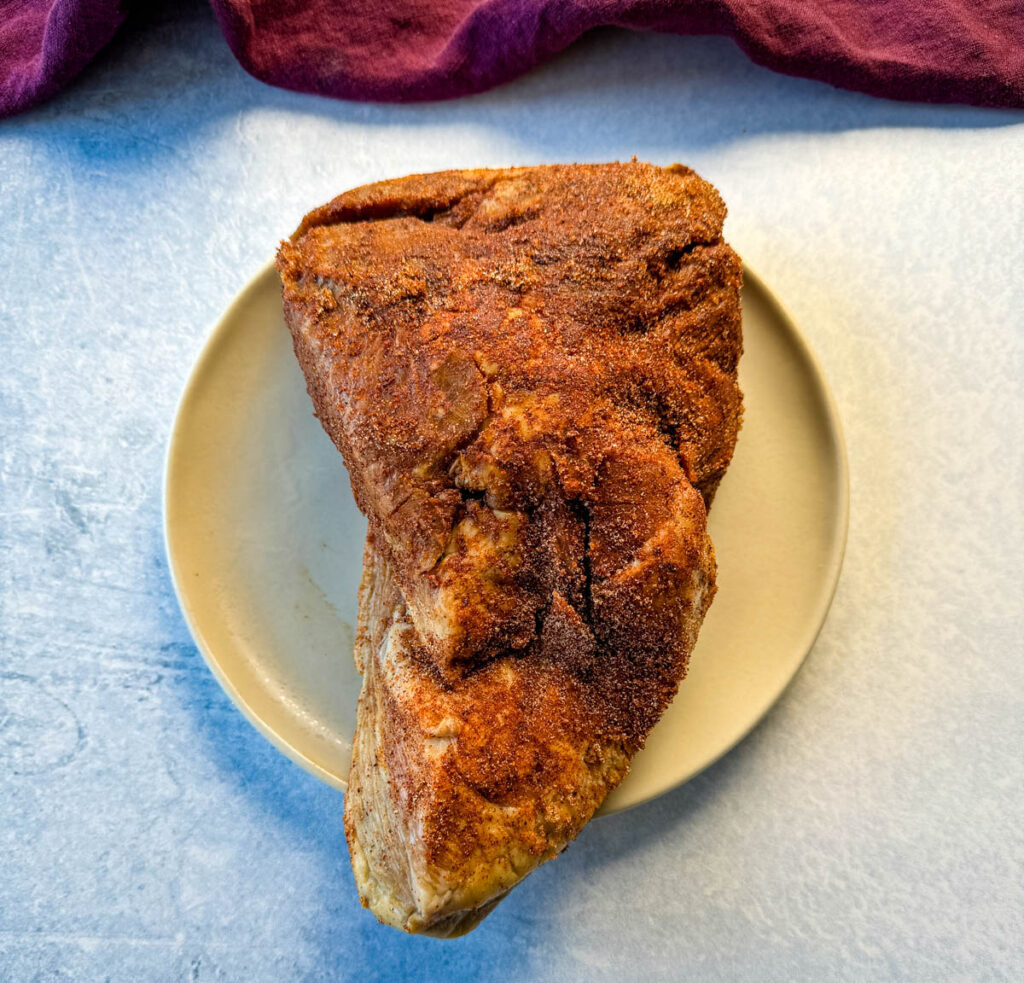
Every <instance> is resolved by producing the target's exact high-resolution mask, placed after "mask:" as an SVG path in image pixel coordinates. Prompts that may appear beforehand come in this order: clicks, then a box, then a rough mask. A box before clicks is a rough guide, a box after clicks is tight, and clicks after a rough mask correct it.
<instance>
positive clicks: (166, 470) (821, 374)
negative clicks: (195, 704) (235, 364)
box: [161, 261, 850, 818]
mask: <svg viewBox="0 0 1024 983" xmlns="http://www.w3.org/2000/svg"><path fill="white" fill-rule="evenodd" d="M272 276H276V269H275V267H274V263H273V262H272V261H269V262H267V263H265V264H264V265H263V266H262V267H261V268H260V269H259V270H258V271H257V272H256V273H255V274H254V275H253V276H251V277H250V278H249V279H248V280H247V281H246V282H245V284H244V285H243V286H242V288H241V289H240V290H239V291H238V292H237V293H235V295H234V296H233V297H232V299H231V302H230V303H229V304H228V306H227V307H226V308H225V309H224V310H223V312H222V313H221V314H220V316H219V317H218V318H217V319H216V320H215V321H214V322H213V326H212V328H210V329H209V330H208V331H207V333H206V335H205V337H204V339H203V342H202V345H201V346H200V348H199V353H198V355H197V356H196V357H195V359H194V361H193V362H192V364H191V366H190V368H189V371H188V376H187V377H186V379H185V382H184V384H183V386H182V388H181V392H180V395H179V396H178V399H177V401H176V402H175V406H174V415H173V418H172V423H171V429H170V434H169V436H168V438H167V446H166V448H165V451H164V459H163V475H162V481H161V513H162V522H161V528H162V533H163V541H164V555H165V558H166V561H167V569H168V574H169V576H170V580H171V586H172V588H173V590H174V596H175V599H176V600H177V602H178V608H179V610H180V611H181V615H182V618H183V619H184V621H185V625H186V627H187V628H188V630H189V633H190V634H191V636H192V639H193V641H194V642H195V645H196V648H197V649H198V651H199V653H200V655H201V656H202V657H203V661H204V662H205V663H206V665H207V667H208V668H209V670H210V672H211V673H212V674H213V677H214V678H215V679H216V680H217V682H218V684H219V685H220V686H221V688H222V689H223V690H224V692H225V693H227V695H228V697H229V698H230V699H231V701H232V702H233V703H234V704H235V706H236V707H237V708H238V709H239V710H240V711H241V712H242V715H243V716H244V717H245V719H246V720H248V721H249V723H250V724H252V726H253V727H254V728H255V729H256V731H257V732H258V733H259V734H261V735H262V736H263V737H264V738H266V739H267V740H268V741H269V742H270V743H271V744H272V745H273V746H274V747H275V748H277V750H278V751H280V752H282V753H283V754H284V755H286V756H287V757H288V758H289V759H290V760H292V761H293V762H295V764H297V765H299V766H300V767H301V768H303V769H304V770H306V771H307V772H309V773H310V774H312V775H313V776H314V777H316V778H318V779H320V780H321V781H323V782H325V783H326V784H327V785H330V786H331V787H332V788H335V789H338V790H339V791H342V792H344V791H345V790H346V788H347V785H348V783H347V782H346V781H345V780H344V779H342V778H341V777H340V776H338V775H336V774H334V773H333V772H331V771H329V770H327V769H326V768H324V767H323V765H321V764H319V763H318V762H317V761H315V760H314V759H313V758H311V757H310V756H309V755H308V754H306V753H305V752H304V751H302V750H301V749H300V748H298V747H296V746H295V745H294V744H293V743H292V742H291V741H289V740H288V739H287V738H286V737H284V736H283V735H282V734H280V733H279V732H278V731H276V730H274V729H273V728H272V727H271V726H270V725H269V724H267V723H266V722H265V721H264V720H263V718H262V717H260V715H259V714H258V713H257V712H256V711H255V710H254V709H253V708H252V706H251V705H250V704H249V703H248V701H247V700H246V699H245V697H244V696H243V695H242V693H241V692H240V691H239V689H238V687H237V686H236V685H235V684H234V682H233V681H232V678H231V676H230V675H229V674H228V673H227V672H225V671H224V669H223V668H222V667H221V665H220V662H219V661H218V659H217V656H216V655H215V653H214V651H213V648H212V646H211V645H210V644H209V643H208V642H207V639H206V636H205V634H204V633H203V631H202V629H201V627H200V626H199V624H198V622H197V619H196V618H195V615H194V611H193V610H192V609H191V606H190V605H189V603H188V602H187V600H186V595H185V593H184V591H183V589H182V578H181V577H180V576H179V573H178V572H177V570H176V565H175V559H174V551H173V549H172V547H171V538H172V532H171V518H170V511H169V508H168V506H169V499H170V489H171V477H172V460H173V458H174V455H175V450H176V448H177V447H178V445H179V441H180V439H181V433H180V429H181V428H180V424H181V420H182V412H183V410H184V409H185V406H186V403H187V401H188V400H189V397H190V396H191V395H192V392H193V390H194V389H195V388H196V387H197V386H198V385H199V380H200V379H201V378H202V377H204V376H205V374H206V371H205V370H206V369H207V367H208V363H209V361H210V359H211V358H212V356H213V352H214V351H215V349H216V348H217V345H218V343H219V341H220V339H221V337H222V335H223V334H224V332H225V331H226V330H228V326H229V325H230V324H231V323H232V322H233V321H234V320H235V319H236V318H237V311H238V309H239V308H241V307H243V306H244V305H245V304H246V303H248V302H249V301H250V299H251V297H252V295H253V294H254V293H256V292H257V291H258V290H260V289H263V288H264V287H265V281H266V280H267V279H269V278H271V277H272ZM743 279H744V284H746V283H748V282H750V283H752V284H753V285H754V286H755V287H756V289H758V290H759V291H760V293H761V295H762V297H763V299H764V300H765V301H766V303H767V304H768V305H769V307H771V308H772V311H773V313H774V314H775V316H776V318H777V319H778V321H779V322H781V324H782V325H783V326H784V328H785V330H786V333H787V335H788V337H789V340H790V341H791V342H793V343H794V344H795V346H796V348H797V349H798V351H799V354H800V356H801V357H802V358H803V359H804V360H805V362H806V363H807V364H808V365H809V367H810V369H811V374H812V376H813V379H814V383H815V384H816V386H817V388H818V390H819V395H820V397H821V400H822V402H823V404H824V406H825V409H826V411H827V412H826V417H825V422H826V423H827V430H828V433H829V435H830V437H831V439H832V441H833V443H834V445H835V448H836V464H837V466H838V475H837V477H838V481H837V483H836V496H837V502H836V505H837V506H838V508H837V517H838V521H837V527H838V528H837V530H836V533H837V535H836V536H835V538H834V540H833V547H832V550H831V553H830V555H829V562H828V565H827V569H826V571H825V573H826V576H827V577H828V578H829V580H830V581H831V583H830V586H829V589H828V591H827V592H825V593H824V594H823V595H822V600H821V601H820V603H819V608H818V610H817V611H816V612H815V617H814V619H813V627H812V628H811V629H810V630H809V631H808V633H807V638H806V641H805V642H804V643H803V644H802V646H801V647H802V648H803V653H802V655H801V657H800V659H799V661H798V662H796V664H795V665H794V666H793V669H792V671H791V672H790V673H789V674H788V675H787V676H786V677H785V678H784V679H783V680H782V682H781V684H780V685H779V686H778V688H777V689H776V690H775V691H774V692H773V693H772V695H771V697H770V699H768V700H767V702H766V703H765V706H764V708H763V710H762V711H761V712H760V713H759V714H758V715H757V716H756V717H755V718H753V719H752V720H751V721H750V723H749V725H748V726H747V727H746V728H745V729H743V730H742V731H741V732H740V733H739V734H738V735H737V736H736V738H735V739H734V740H733V741H732V742H731V743H730V744H728V745H727V746H726V747H724V748H722V749H721V750H720V751H719V752H718V753H717V754H716V755H715V756H714V757H712V758H709V759H708V760H707V761H705V762H704V763H703V764H701V765H700V766H699V767H697V768H694V769H692V770H691V771H689V772H688V773H685V774H683V775H681V776H679V777H678V778H675V779H674V780H673V781H672V782H671V783H670V784H668V785H666V786H665V787H664V788H661V789H659V790H657V791H652V792H650V793H649V794H647V795H644V796H642V797H641V798H639V799H637V800H636V801H633V802H629V803H627V804H625V805H622V806H620V807H618V808H616V809H614V810H609V811H603V809H599V810H598V812H597V813H595V818H596V817H598V816H609V815H616V814H618V813H621V812H627V811H629V810H630V809H635V808H637V807H638V806H642V805H645V804H646V803H648V802H652V801H653V800H654V799H657V798H660V797H661V796H662V795H665V794H666V793H668V792H670V791H672V790H673V789H676V788H679V787H680V786H682V785H685V784H686V783H687V782H689V781H691V780H692V779H693V778H695V777H696V776H697V775H699V774H701V773H702V772H704V771H705V770H707V769H708V768H710V767H711V766H712V765H714V764H715V763H716V762H718V761H720V760H721V759H722V758H723V757H725V755H727V754H728V753H729V752H730V751H732V750H734V749H735V748H736V747H737V746H738V745H739V744H741V743H742V742H743V741H744V740H746V738H747V737H749V736H750V734H751V733H753V731H754V730H756V729H757V727H758V726H759V725H760V724H761V723H762V721H763V720H764V719H765V717H767V715H768V714H769V713H770V712H771V710H772V709H773V708H774V706H775V705H776V704H777V703H778V701H779V700H780V699H781V697H782V695H783V694H784V693H785V692H786V690H787V689H788V688H789V686H790V685H791V684H792V682H793V680H794V679H795V678H796V676H797V674H798V673H799V672H800V670H801V668H803V665H804V663H805V662H806V661H807V658H808V656H809V655H810V653H811V651H812V650H813V648H814V645H815V643H816V642H817V640H818V636H819V635H820V634H821V631H822V628H823V627H824V625H825V621H826V620H827V618H828V613H829V611H830V610H831V607H832V602H833V600H834V598H835V594H836V590H837V589H838V587H839V580H840V577H841V574H842V567H843V560H844V557H845V555H846V546H847V539H848V534H849V524H850V466H849V457H848V452H847V446H846V438H845V434H844V432H843V427H842V419H841V417H840V415H839V406H838V403H837V402H836V399H835V395H834V394H833V392H832V387H831V385H830V383H829V380H828V376H827V375H826V373H825V370H824V368H823V366H822V364H821V361H820V359H819V358H818V356H817V354H816V353H815V351H814V349H813V348H812V347H811V346H810V343H809V342H808V340H807V338H806V337H805V335H804V333H803V332H802V331H801V330H800V328H799V327H798V325H797V323H796V321H795V319H794V318H793V317H792V316H791V315H790V313H789V311H788V309H787V308H786V307H785V306H784V305H783V304H782V302H781V301H780V300H779V299H778V297H776V295H775V294H774V292H773V291H772V290H770V289H769V287H768V286H767V284H766V283H765V282H764V280H763V279H762V278H761V277H760V276H759V275H758V274H757V273H756V272H754V270H752V269H751V268H750V266H749V264H748V263H747V262H746V261H743ZM809 623H812V620H811V619H809Z"/></svg>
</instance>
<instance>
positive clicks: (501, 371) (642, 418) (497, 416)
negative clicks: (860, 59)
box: [278, 163, 742, 794]
mask: <svg viewBox="0 0 1024 983" xmlns="http://www.w3.org/2000/svg"><path fill="white" fill-rule="evenodd" d="M724 216H725V208H724V205H723V204H722V201H721V199H720V198H719V196H718V194H717V192H715V191H714V189H713V188H712V187H711V186H710V185H708V184H707V183H706V182H704V181H703V180H701V179H700V178H699V177H698V176H697V175H696V174H694V173H693V172H692V171H690V170H688V169H686V168H683V167H679V166H675V167H672V168H665V169H663V168H657V167H653V166H651V165H647V164H639V163H631V164H608V165H572V166H557V167H538V168H515V169H510V170H504V171H461V172H446V173H441V174H434V175H419V176H414V177H410V178H404V179H401V180H399V181H390V182H382V183H380V184H376V185H370V186H367V187H364V188H359V189H356V190H354V191H351V192H347V193H346V194H343V195H341V196H340V197H338V198H336V199H335V200H334V201H333V202H331V203H330V204H328V205H326V206H324V207H323V208H320V209H317V210H315V211H314V212H312V213H310V215H308V216H307V217H306V218H305V219H304V220H303V223H302V225H301V226H300V227H299V229H298V230H297V232H296V233H295V235H294V236H293V237H292V239H291V240H290V241H288V242H285V243H283V244H282V246H281V249H280V252H279V255H278V268H279V270H280V272H281V277H282V281H283V283H284V291H285V313H286V319H287V322H288V325H289V327H290V329H291V331H292V334H293V338H294V341H295V349H296V354H297V355H298V357H299V361H300V363H301V365H302V368H303V371H304V373H305V375H306V379H307V384H308V386H309V390H310V394H311V396H312V397H313V402H314V405H315V407H316V412H317V415H318V416H319V418H320V420H321V422H322V423H323V425H324V427H325V429H326V430H327V432H328V433H329V434H330V436H331V437H332V439H333V440H334V442H335V444H336V445H337V446H338V447H339V449H340V450H341V451H342V453H343V455H344V457H345V460H346V463H347V465H348V467H349V471H350V474H351V476H352V484H353V490H354V492H355V496H356V500H357V502H358V504H359V506H360V508H361V509H362V510H363V511H364V512H365V513H366V514H367V516H368V518H369V521H370V527H371V531H372V532H373V534H374V536H375V538H376V541H377V544H378V549H380V550H381V551H382V552H383V553H384V554H385V555H386V557H387V559H388V562H389V563H390V564H391V565H392V567H393V570H394V574H395V577H396V579H397V582H398V585H399V586H400V588H401V591H402V594H403V595H404V597H405V599H406V601H407V603H408V605H409V608H410V613H411V615H412V617H413V620H414V621H415V622H416V625H417V628H418V630H419V634H420V641H421V642H422V657H423V658H425V659H426V660H427V661H428V662H429V663H430V664H431V665H432V666H433V667H434V670H435V671H436V672H437V673H439V674H440V677H441V678H443V679H446V680H448V682H449V684H452V685H454V684H455V682H456V681H457V680H458V679H459V678H461V677H463V676H464V675H465V674H466V673H467V672H472V673H473V674H474V675H479V674H480V673H481V672H482V673H485V674H486V672H487V671H488V669H487V661H488V660H493V659H496V658H499V657H507V656H509V655H510V654H514V653H518V655H519V656H521V657H523V658H525V659H528V660H529V661H530V662H531V664H536V666H537V667H538V670H537V671H542V670H541V668H540V667H544V668H543V671H548V667H550V666H551V665H558V666H560V667H562V668H563V669H566V670H567V671H568V672H569V673H571V674H572V675H573V678H575V679H576V680H578V681H579V683H580V684H581V686H582V690H581V692H582V693H584V694H585V698H586V700H587V702H588V705H589V706H590V708H591V709H592V710H593V712H594V714H595V719H598V720H600V721H601V724H602V728H603V731H604V733H605V734H606V735H608V736H609V737H615V738H616V739H620V740H622V742H623V744H624V746H625V748H626V749H627V751H628V752H629V753H632V752H633V751H635V750H636V748H637V747H639V746H640V745H641V744H642V742H643V740H644V738H645V736H646V734H647V732H648V731H649V729H650V727H651V726H653V724H654V723H655V722H656V720H657V719H658V717H659V716H660V715H661V713H662V711H663V710H664V708H665V706H666V705H667V703H668V701H669V700H670V699H671V697H672V695H674V693H675V690H676V687H677V686H678V683H679V680H680V679H681V678H682V676H683V674H684V672H685V667H686V661H687V659H688V656H689V652H690V649H691V647H692V644H693V641H694V638H695V636H696V630H697V627H699V624H700V619H701V618H702V617H703V613H704V610H705V609H706V607H707V604H708V603H709V602H710V599H711V596H712V594H713V591H714V560H713V554H712V552H711V548H710V543H709V541H708V540H707V536H706V525H705V523H706V519H705V508H706V504H707V503H709V502H710V499H711V497H712V496H713V494H714V491H715V488H716V487H717V485H718V482H719V481H720V479H721V477H722V475H723V473H724V472H725V469H726V467H727V465H728V463H729V460H730V458H731V456H732V452H733V447H734V444H735V440H736V434H737V430H738V427H739V424H740V418H741V412H742V410H741V394H740V391H739V388H738V386H737V383H736V367H737V362H738V359H739V356H740V353H741V350H742V340H741V332H740V310H739V288H740V281H741V269H740V263H739V260H738V258H737V257H736V255H735V253H733V251H732V250H731V249H730V248H729V246H728V245H726V244H725V243H724V241H723V240H722V238H721V231H722V221H723V219H724ZM445 618H447V621H445V620H444V619H445ZM438 619H440V621H439V620H438ZM499 661H500V659H499ZM484 706H485V712H486V705H484ZM491 709H493V708H491ZM480 781H481V783H482V786H481V787H487V788H492V787H493V788H494V789H496V790H497V791H496V794H502V793H501V792H500V788H501V782H500V781H498V780H497V779H496V778H495V776H493V775H481V776H480Z"/></svg>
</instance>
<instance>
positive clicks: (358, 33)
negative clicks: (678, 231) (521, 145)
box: [0, 0, 1024, 116]
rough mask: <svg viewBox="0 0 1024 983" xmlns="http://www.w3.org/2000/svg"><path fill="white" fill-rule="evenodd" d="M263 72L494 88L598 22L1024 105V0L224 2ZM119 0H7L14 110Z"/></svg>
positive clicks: (848, 80) (799, 70)
mask: <svg viewBox="0 0 1024 983" xmlns="http://www.w3.org/2000/svg"><path fill="white" fill-rule="evenodd" d="M211 2H212V4H213V8H214V11H215V13H216V15H217V19H218V21H219V22H220V25H221V28H222V30H223V31H224V35H225V37H226V38H227V42H228V44H229V45H230V46H231V50H232V51H233V52H234V53H235V55H236V57H237V58H238V60H239V61H240V62H241V63H242V66H243V67H244V68H245V69H246V70H247V71H248V72H250V73H251V74H253V75H255V76H256V78H258V79H262V80H263V81H264V82H269V83H270V84H271V85H278V86H282V87H284V88H288V89H296V90H298V91H300V92H315V93H319V94H321V95H328V96H336V97H340V98H344V99H374V100H382V101H388V102H402V101H409V100H417V99H445V98H451V97H454V96H460V95H466V94H467V93H470V92H478V91H480V90H481V89H486V88H489V87H490V86H493V85H497V84H498V83H500V82H503V81H505V80H507V79H510V78H513V77H515V76H516V75H519V74H521V73H522V72H525V71H527V70H528V69H530V68H532V67H533V66H534V65H536V64H538V62H541V61H543V60H544V59H546V58H548V57H550V56H551V55H553V54H554V53H555V52H557V51H560V50H561V49H562V48H564V47H565V46H566V45H568V44H570V43H571V42H572V41H573V40H575V39H576V38H578V37H579V36H580V35H581V34H583V33H584V32H585V31H587V30H589V29H590V28H592V27H599V26H618V27H630V28H637V29H643V30H652V31H665V32H672V33H678V34H724V35H727V36H729V37H732V38H734V39H735V40H736V42H737V43H738V44H739V45H740V47H741V48H742V49H743V50H744V51H745V52H746V53H747V54H748V55H749V56H750V57H751V58H752V59H753V60H754V61H755V62H757V63H758V64H760V65H765V66H767V67H768V68H772V69H775V70H776V71H779V72H785V73H786V74H788V75H799V76H804V77H807V78H813V79H820V80H821V81H824V82H830V83H832V84H833V85H837V86H841V87H843V88H847V89H856V90H858V91H860V92H867V93H870V94H872V95H876V96H888V97H890V98H895V99H912V100H919V101H925V102H959V103H969V104H973V105H978V106H1008V107H1010V106H1012V107H1022V106H1024V0H974V2H969V3H964V2H962V0H390V2H388V0H211ZM123 6H124V5H123V2H118V0H0V7H3V9H4V16H3V22H2V23H0V116H2V115H8V114H10V113H15V112H18V111H20V110H22V109H27V108H28V107H29V106H33V105H36V104H37V103H39V102H42V101H43V100H45V99H47V98H49V97H50V96H52V95H53V94H54V93H55V92H56V91H58V90H59V89H60V88H61V87H62V86H64V85H66V84H67V82H68V81H70V79H72V78H73V77H74V76H75V75H76V74H77V73H78V72H79V71H81V69H82V68H83V67H84V66H85V64H87V62H88V61H89V60H90V58H92V57H93V55H95V54H96V52H97V51H99V50H100V48H102V47H103V45H104V44H106V43H107V41H109V39H110V38H111V37H112V36H113V34H114V32H115V31H116V30H117V28H118V26H119V25H120V23H121V21H122V20H123V18H124V9H123Z"/></svg>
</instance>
